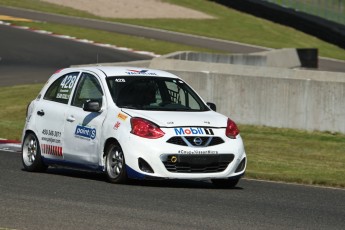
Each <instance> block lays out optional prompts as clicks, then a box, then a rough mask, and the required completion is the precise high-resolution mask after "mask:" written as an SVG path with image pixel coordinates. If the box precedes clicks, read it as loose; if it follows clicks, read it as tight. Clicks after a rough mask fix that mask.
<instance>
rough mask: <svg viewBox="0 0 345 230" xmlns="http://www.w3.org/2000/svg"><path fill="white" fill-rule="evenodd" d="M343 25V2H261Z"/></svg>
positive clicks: (310, 0)
mask: <svg viewBox="0 0 345 230" xmlns="http://www.w3.org/2000/svg"><path fill="white" fill-rule="evenodd" d="M262 1H266V2H271V3H274V4H277V5H280V6H283V7H286V8H291V9H294V10H296V11H302V12H305V13H307V14H312V15H315V16H318V17H321V18H325V19H328V20H330V21H334V22H337V23H340V24H343V25H345V1H344V0H262Z"/></svg>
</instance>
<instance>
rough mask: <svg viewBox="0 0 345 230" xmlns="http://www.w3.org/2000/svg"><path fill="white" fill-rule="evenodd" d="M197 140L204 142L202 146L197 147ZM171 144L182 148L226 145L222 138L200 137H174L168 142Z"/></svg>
mask: <svg viewBox="0 0 345 230" xmlns="http://www.w3.org/2000/svg"><path fill="white" fill-rule="evenodd" d="M195 138H200V139H201V141H202V144H201V145H197V144H196V143H195V142H194V139H195ZM167 142H168V143H170V144H175V145H181V146H197V147H207V146H214V145H219V144H222V143H224V140H223V139H222V138H220V137H198V136H179V137H172V138H170V139H169V140H167Z"/></svg>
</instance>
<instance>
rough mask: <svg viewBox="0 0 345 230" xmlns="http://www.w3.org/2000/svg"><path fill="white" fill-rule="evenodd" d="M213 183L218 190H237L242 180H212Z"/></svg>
mask: <svg viewBox="0 0 345 230" xmlns="http://www.w3.org/2000/svg"><path fill="white" fill-rule="evenodd" d="M211 181H212V183H213V185H214V186H216V187H218V188H235V187H236V185H237V183H238V182H239V181H240V179H212V180H211Z"/></svg>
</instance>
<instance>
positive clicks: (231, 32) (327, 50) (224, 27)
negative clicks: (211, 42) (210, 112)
mask: <svg viewBox="0 0 345 230" xmlns="http://www.w3.org/2000/svg"><path fill="white" fill-rule="evenodd" d="M165 1H166V2H169V3H173V4H177V5H181V6H185V7H188V8H192V9H195V10H199V11H202V12H204V13H207V14H209V15H212V16H214V17H215V19H208V20H191V19H140V20H138V19H110V18H101V17H96V16H94V15H92V14H89V13H86V12H83V11H79V10H74V9H71V8H67V7H61V6H58V5H54V4H48V3H45V2H41V1H38V0H0V4H1V5H7V6H15V7H22V8H27V9H33V10H39V11H45V12H52V13H58V14H65V15H72V16H78V17H86V18H97V19H102V20H108V21H116V22H122V23H129V24H135V25H141V26H147V27H154V28H160V29H166V30H171V31H177V32H183V33H190V34H196V35H202V36H207V37H214V38H220V39H225V40H231V41H237V42H242V43H248V44H253V45H259V46H264V47H271V48H291V47H293V48H318V49H319V54H320V55H321V56H325V57H330V58H336V59H342V60H345V52H344V50H343V49H341V48H339V47H337V46H334V45H332V44H329V43H326V42H324V41H321V40H320V39H317V38H315V37H313V36H310V35H307V34H305V33H302V32H300V31H297V30H295V29H292V28H289V27H286V26H282V25H279V24H276V23H273V22H270V21H267V20H264V19H260V18H256V17H253V16H251V15H248V14H244V13H241V12H238V11H235V10H232V9H229V8H227V7H224V6H221V5H218V4H216V3H214V2H211V1H206V0H193V1H190V0H165ZM82 38H86V39H89V37H88V34H87V33H86V34H84V35H83V36H82ZM126 47H128V46H126ZM142 49H144V50H145V48H143V47H141V48H140V49H139V50H142ZM156 52H157V53H165V52H163V51H162V52H159V51H156Z"/></svg>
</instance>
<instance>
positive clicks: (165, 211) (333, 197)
mask: <svg viewBox="0 0 345 230" xmlns="http://www.w3.org/2000/svg"><path fill="white" fill-rule="evenodd" d="M0 213H1V215H0V228H1V227H2V228H15V229H143V230H144V229H150V230H152V229H174V230H176V229H344V217H345V190H339V189H328V188H317V187H310V186H302V185H287V184H279V183H271V182H260V181H249V180H242V181H240V183H239V184H238V186H237V187H236V188H235V189H217V188H214V187H213V185H212V184H211V183H210V182H208V181H153V182H138V181H133V182H131V183H129V184H126V185H115V184H110V183H107V182H106V180H105V177H104V176H103V174H97V173H91V172H80V171H74V170H71V169H64V168H49V169H48V171H47V172H45V173H29V172H26V171H23V169H22V165H21V154H20V153H14V152H4V151H0Z"/></svg>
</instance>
